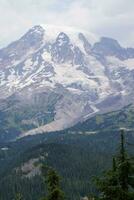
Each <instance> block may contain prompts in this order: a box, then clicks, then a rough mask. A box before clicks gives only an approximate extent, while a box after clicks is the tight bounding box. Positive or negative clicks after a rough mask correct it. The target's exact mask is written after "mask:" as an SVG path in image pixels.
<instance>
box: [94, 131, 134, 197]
mask: <svg viewBox="0 0 134 200" xmlns="http://www.w3.org/2000/svg"><path fill="white" fill-rule="evenodd" d="M96 183H97V186H98V189H99V190H100V192H101V194H100V199H102V200H133V199H134V165H133V162H132V161H131V159H130V158H128V155H127V153H126V149H125V138H124V130H121V143H120V152H119V155H118V156H117V158H116V159H115V158H113V167H112V169H111V170H109V171H108V172H107V173H106V174H105V175H104V177H103V178H101V179H97V180H96Z"/></svg>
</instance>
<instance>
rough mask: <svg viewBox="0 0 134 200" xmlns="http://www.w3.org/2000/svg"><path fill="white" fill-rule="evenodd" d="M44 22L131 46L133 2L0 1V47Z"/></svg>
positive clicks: (133, 27) (133, 39)
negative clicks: (105, 37)
mask: <svg viewBox="0 0 134 200" xmlns="http://www.w3.org/2000/svg"><path fill="white" fill-rule="evenodd" d="M45 23H46V24H54V25H61V26H63V25H64V26H65V25H67V26H74V27H77V28H83V29H86V30H88V31H90V32H93V33H94V34H96V35H97V36H108V37H113V38H115V39H118V40H119V41H120V42H121V43H122V44H123V45H127V46H133V47H134V0H0V46H3V45H6V44H7V43H9V42H11V41H12V40H15V39H17V38H18V37H20V36H21V35H22V34H23V33H25V32H26V31H27V29H29V28H30V27H32V26H33V25H36V24H45Z"/></svg>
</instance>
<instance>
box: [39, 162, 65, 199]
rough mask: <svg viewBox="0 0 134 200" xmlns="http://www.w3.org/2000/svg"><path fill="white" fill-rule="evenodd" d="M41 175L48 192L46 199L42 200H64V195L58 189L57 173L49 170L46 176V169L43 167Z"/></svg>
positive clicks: (58, 178)
mask: <svg viewBox="0 0 134 200" xmlns="http://www.w3.org/2000/svg"><path fill="white" fill-rule="evenodd" d="M42 174H43V179H44V181H45V183H46V184H47V190H48V194H47V197H45V198H44V199H42V200H64V199H65V198H64V193H63V192H62V190H61V189H60V177H59V175H58V174H57V172H56V171H55V170H54V169H52V168H50V169H48V172H47V176H46V167H44V166H43V168H42Z"/></svg>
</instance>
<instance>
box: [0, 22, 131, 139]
mask: <svg viewBox="0 0 134 200" xmlns="http://www.w3.org/2000/svg"><path fill="white" fill-rule="evenodd" d="M133 91H134V49H133V48H123V47H121V46H120V44H119V43H118V42H117V41H116V40H114V39H111V38H106V37H103V38H101V39H100V40H99V41H97V40H96V38H95V37H94V36H93V35H92V34H90V33H87V32H83V31H81V30H75V29H73V28H69V27H57V26H50V25H46V26H45V25H44V26H42V25H39V26H35V27H33V28H31V29H30V30H29V31H28V32H27V33H26V34H25V35H24V36H23V37H21V38H20V39H19V40H17V41H15V42H13V43H11V44H10V45H9V46H7V47H6V48H3V49H1V50H0V94H1V95H0V114H1V113H2V116H3V115H6V116H8V117H9V116H11V118H10V120H9V119H8V120H7V121H6V122H7V123H9V121H10V122H11V119H12V123H11V124H12V125H11V126H13V127H14V126H15V125H14V124H15V123H17V122H19V126H20V129H19V131H20V133H21V135H23V136H24V135H29V134H36V133H42V132H45V131H53V130H61V129H65V128H67V127H70V126H72V125H74V124H75V123H77V122H79V121H80V120H85V119H87V118H89V117H91V116H93V115H94V114H96V113H104V112H108V111H112V110H116V109H119V108H121V107H123V106H125V105H128V104H130V103H133V100H134V92H133ZM5 113H6V114H5ZM5 118H6V117H5ZM17 120H18V121H17ZM2 123H3V122H2ZM27 126H28V129H27V128H26V127H27ZM27 130H29V131H27Z"/></svg>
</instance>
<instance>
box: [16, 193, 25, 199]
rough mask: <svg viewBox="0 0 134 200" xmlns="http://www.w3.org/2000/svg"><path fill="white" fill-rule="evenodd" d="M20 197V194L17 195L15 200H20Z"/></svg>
mask: <svg viewBox="0 0 134 200" xmlns="http://www.w3.org/2000/svg"><path fill="white" fill-rule="evenodd" d="M22 199H23V198H22V195H21V194H20V193H17V194H16V196H15V200H22Z"/></svg>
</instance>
